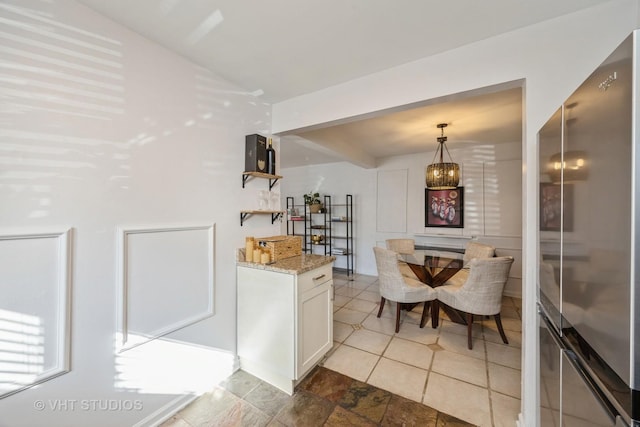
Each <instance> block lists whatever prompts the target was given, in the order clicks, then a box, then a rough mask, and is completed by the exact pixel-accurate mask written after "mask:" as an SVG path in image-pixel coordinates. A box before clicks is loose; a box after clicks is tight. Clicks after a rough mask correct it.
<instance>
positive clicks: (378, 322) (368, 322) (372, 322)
mask: <svg viewBox="0 0 640 427" xmlns="http://www.w3.org/2000/svg"><path fill="white" fill-rule="evenodd" d="M376 314H377V313H372V314H370V315H369V316H367V318H366V319H365V320H364V322H362V326H364V327H365V328H367V329H369V330H370V331H376V332H380V333H381V334H387V335H393V334H395V329H396V324H395V322H394V321H393V320H391V319H387V318H385V317H376ZM400 330H401V331H402V328H401V329H400Z"/></svg>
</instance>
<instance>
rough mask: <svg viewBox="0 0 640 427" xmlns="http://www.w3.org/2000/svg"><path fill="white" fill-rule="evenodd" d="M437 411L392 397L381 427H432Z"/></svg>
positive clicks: (404, 399) (411, 401)
mask: <svg viewBox="0 0 640 427" xmlns="http://www.w3.org/2000/svg"><path fill="white" fill-rule="evenodd" d="M437 418H438V411H436V410H435V409H433V408H430V407H428V406H425V405H423V404H421V403H419V402H414V401H413V400H409V399H406V398H404V397H402V396H397V395H392V396H391V399H390V400H389V406H388V407H387V412H386V413H385V414H384V418H383V419H382V422H381V423H380V425H381V426H384V427H387V426H388V427H391V426H416V427H433V426H435V425H436V422H437Z"/></svg>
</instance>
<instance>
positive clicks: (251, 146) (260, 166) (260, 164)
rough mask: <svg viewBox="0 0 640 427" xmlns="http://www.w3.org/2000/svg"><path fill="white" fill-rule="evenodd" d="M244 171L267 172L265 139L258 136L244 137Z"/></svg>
mask: <svg viewBox="0 0 640 427" xmlns="http://www.w3.org/2000/svg"><path fill="white" fill-rule="evenodd" d="M244 171H245V172H262V173H266V172H267V138H266V137H264V136H262V135H258V134H257V133H255V134H253V135H247V136H246V137H245V151H244Z"/></svg>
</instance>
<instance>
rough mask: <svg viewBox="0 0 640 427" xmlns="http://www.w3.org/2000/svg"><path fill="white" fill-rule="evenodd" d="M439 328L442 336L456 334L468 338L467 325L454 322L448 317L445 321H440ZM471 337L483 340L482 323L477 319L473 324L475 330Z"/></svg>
mask: <svg viewBox="0 0 640 427" xmlns="http://www.w3.org/2000/svg"><path fill="white" fill-rule="evenodd" d="M441 313H442V312H441ZM438 327H439V328H440V333H441V334H456V335H463V336H464V337H465V338H466V337H467V325H461V324H459V323H455V322H452V321H451V320H449V318H447V317H445V318H444V319H440V325H439V326H438ZM471 336H472V337H473V338H482V323H481V322H480V320H479V319H476V320H474V322H473V330H472V335H471Z"/></svg>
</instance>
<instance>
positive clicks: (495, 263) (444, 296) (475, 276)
mask: <svg viewBox="0 0 640 427" xmlns="http://www.w3.org/2000/svg"><path fill="white" fill-rule="evenodd" d="M512 264H513V257H511V256H503V257H494V258H474V259H472V260H471V261H469V275H468V277H467V279H466V281H465V282H464V283H453V284H447V285H444V286H439V287H437V288H436V289H435V291H436V295H437V298H438V302H437V303H435V304H433V305H435V307H433V306H432V310H433V309H435V311H436V315H437V316H439V311H440V305H439V304H440V303H444V304H446V305H448V306H449V307H452V308H455V309H457V310H460V311H464V312H465V313H466V320H467V341H468V343H467V344H468V347H469V350H472V349H473V342H472V339H471V330H472V327H473V316H474V315H479V316H493V318H494V319H495V322H496V326H497V327H498V331H499V332H500V337H501V338H502V341H503V342H504V343H505V344H509V341H508V340H507V336H506V335H505V333H504V329H503V328H502V320H501V319H500V308H501V306H502V292H503V291H504V285H505V284H506V283H507V279H508V278H509V271H510V270H511V265H512ZM432 316H433V314H432Z"/></svg>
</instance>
